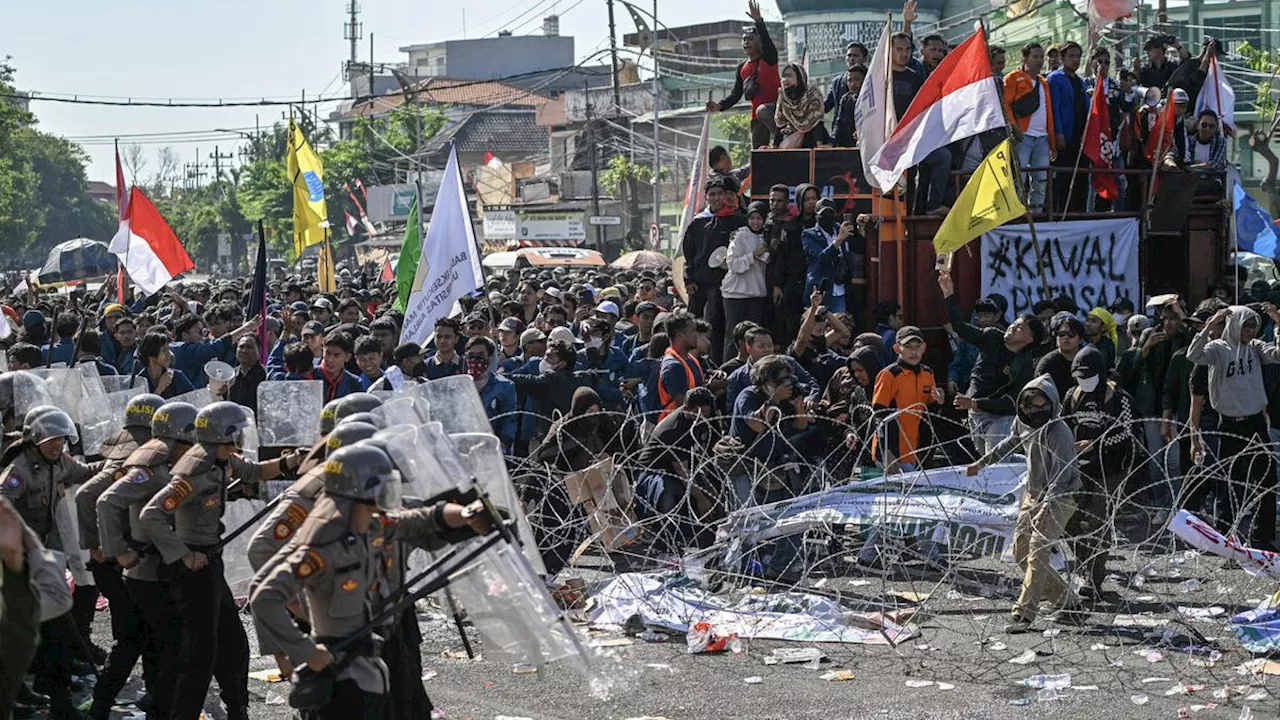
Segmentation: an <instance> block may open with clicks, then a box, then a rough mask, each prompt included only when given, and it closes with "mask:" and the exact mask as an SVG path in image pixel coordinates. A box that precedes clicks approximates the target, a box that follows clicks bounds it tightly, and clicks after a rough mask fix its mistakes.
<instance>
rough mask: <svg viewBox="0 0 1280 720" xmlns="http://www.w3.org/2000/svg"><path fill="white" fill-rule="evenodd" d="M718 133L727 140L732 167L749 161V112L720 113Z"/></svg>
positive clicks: (740, 165)
mask: <svg viewBox="0 0 1280 720" xmlns="http://www.w3.org/2000/svg"><path fill="white" fill-rule="evenodd" d="M717 119H718V120H719V122H720V133H721V134H722V135H724V139H725V140H727V141H728V143H729V147H728V148H727V150H728V151H729V157H730V158H732V159H733V166H734V167H742V166H743V165H746V164H747V163H748V162H750V161H751V114H750V113H745V112H736V113H720V114H719V115H718V116H717Z"/></svg>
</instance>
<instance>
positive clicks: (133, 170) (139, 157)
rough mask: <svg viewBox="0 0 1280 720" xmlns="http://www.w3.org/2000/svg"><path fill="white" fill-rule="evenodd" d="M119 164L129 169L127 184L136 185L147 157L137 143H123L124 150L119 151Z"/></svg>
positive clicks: (145, 165) (145, 164)
mask: <svg viewBox="0 0 1280 720" xmlns="http://www.w3.org/2000/svg"><path fill="white" fill-rule="evenodd" d="M120 164H121V165H124V169H125V170H128V171H129V177H128V178H127V180H128V182H129V184H130V185H137V184H138V179H139V178H140V177H141V175H142V171H143V170H144V169H145V168H146V167H147V158H146V155H145V151H143V149H142V146H141V145H139V144H137V143H132V144H130V145H125V146H124V151H123V152H121V153H120Z"/></svg>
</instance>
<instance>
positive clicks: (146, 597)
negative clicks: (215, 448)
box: [90, 402, 198, 718]
mask: <svg viewBox="0 0 1280 720" xmlns="http://www.w3.org/2000/svg"><path fill="white" fill-rule="evenodd" d="M197 412H198V411H197V410H196V407H195V406H194V405H192V404H190V403H185V402H169V403H163V404H161V405H160V406H159V407H157V408H156V410H155V413H154V414H153V415H152V417H151V428H150V429H151V439H150V440H148V441H147V442H146V443H143V445H142V446H141V447H139V448H138V449H137V450H135V451H134V452H133V453H131V454H130V455H129V457H128V458H127V459H126V460H125V461H124V464H123V466H122V467H121V471H120V478H119V479H117V480H116V481H115V482H114V483H112V485H111V486H110V487H109V488H107V489H106V491H104V492H103V493H102V495H100V496H99V497H98V502H97V517H98V538H99V541H100V542H101V545H102V547H101V550H102V554H103V555H104V556H106V557H110V558H114V560H115V561H116V563H117V564H118V565H119V566H120V567H122V568H124V586H125V589H126V590H127V591H128V594H129V598H130V601H131V602H132V603H133V604H134V605H135V606H136V607H137V609H138V611H139V615H140V618H139V620H140V621H141V622H142V624H143V628H145V633H140V632H138V628H137V627H136V626H131V627H130V632H129V637H137V636H139V635H142V636H144V637H145V638H146V641H147V645H148V646H149V647H150V648H151V650H150V652H151V653H153V654H154V656H155V659H156V670H155V671H154V672H153V673H152V674H151V675H150V676H148V675H146V674H145V672H146V664H147V658H146V652H147V651H146V650H144V649H143V648H142V647H141V645H140V644H135V645H134V646H133V647H134V648H135V649H136V650H137V651H138V652H143V653H144V654H143V670H144V679H145V680H146V683H147V690H148V692H149V693H150V694H151V709H152V711H153V712H154V714H155V715H157V716H159V717H166V716H167V715H168V713H169V708H170V707H171V706H172V703H173V679H174V676H173V670H174V668H175V667H176V664H177V660H178V657H177V656H178V629H179V627H180V626H181V623H180V621H179V619H178V614H177V611H176V610H175V608H174V605H173V601H172V599H171V598H170V595H169V591H168V587H167V585H166V584H165V583H163V582H162V581H161V579H160V574H159V571H160V555H159V553H158V552H157V551H156V549H155V546H154V545H152V544H151V541H150V539H149V538H148V536H147V534H146V532H145V531H144V530H143V528H142V524H141V522H140V521H139V515H140V513H141V512H142V507H143V505H145V504H146V502H147V501H148V500H150V499H151V498H152V496H154V495H155V494H156V493H157V492H159V491H160V490H161V489H162V488H164V487H165V486H166V485H168V484H169V480H170V475H169V468H170V467H171V466H172V464H173V463H174V462H176V461H177V460H178V459H180V458H181V457H182V456H183V454H184V453H186V452H187V451H188V450H190V449H191V446H192V445H194V444H195V422H196V414H197ZM115 613H116V608H115V605H114V604H113V605H112V606H111V614H112V622H113V623H114V622H115V621H116V619H115ZM113 657H114V651H113ZM136 657H137V656H136V655H135V656H134V659H136ZM129 667H132V663H130V665H129ZM110 668H111V666H110V665H109V666H108V669H110ZM127 680H128V674H127V673H126V674H125V675H124V676H123V677H122V678H115V677H114V676H113V675H112V674H111V673H110V672H108V671H104V673H103V676H102V677H100V678H99V679H98V684H97V686H95V687H94V700H93V707H92V709H91V710H90V717H91V718H105V717H107V716H108V714H109V713H110V709H111V701H112V700H113V698H114V696H115V694H117V693H118V692H119V688H114V690H113V686H114V685H115V683H116V682H119V683H120V684H121V686H123V683H124V682H125V681H127Z"/></svg>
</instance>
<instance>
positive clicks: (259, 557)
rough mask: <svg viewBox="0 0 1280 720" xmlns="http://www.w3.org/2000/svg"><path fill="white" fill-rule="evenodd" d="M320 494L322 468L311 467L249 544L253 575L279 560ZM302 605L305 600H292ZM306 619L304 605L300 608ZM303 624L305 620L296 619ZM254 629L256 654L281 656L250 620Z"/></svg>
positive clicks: (257, 625) (267, 635)
mask: <svg viewBox="0 0 1280 720" xmlns="http://www.w3.org/2000/svg"><path fill="white" fill-rule="evenodd" d="M322 490H324V468H323V467H315V468H313V469H312V470H311V471H310V472H308V473H306V474H305V475H303V476H302V477H300V478H298V480H297V481H295V482H294V483H293V484H292V485H290V486H289V487H288V488H287V489H286V490H285V491H284V492H283V493H281V499H280V502H279V504H277V505H276V506H275V508H274V509H273V510H272V511H271V513H270V514H268V515H267V517H266V519H264V520H263V521H262V524H261V525H259V526H258V529H257V530H256V531H254V534H253V537H252V538H250V540H249V550H248V556H249V565H250V567H252V568H253V571H254V573H257V572H259V571H261V570H262V568H263V567H265V566H266V565H267V564H268V563H270V562H276V561H281V560H283V559H284V558H285V557H286V556H285V555H279V556H278V557H277V555H278V553H279V552H280V550H281V549H282V548H284V547H285V545H287V544H288V543H289V541H290V540H292V539H293V536H294V534H295V533H296V532H297V531H298V528H300V527H302V523H303V521H305V520H306V519H307V516H308V515H309V514H311V509H312V508H313V507H315V504H316V501H317V500H318V499H319V498H320V496H321V491H322ZM296 599H297V600H299V601H300V602H304V601H305V598H301V597H299V598H296ZM302 610H303V615H304V616H305V615H306V605H305V604H304V605H302ZM300 619H301V620H304V621H305V619H306V618H305V617H303V618H300ZM254 627H255V629H256V630H257V633H256V634H257V636H258V652H259V653H260V654H262V655H275V654H277V653H283V652H284V649H283V648H280V647H277V646H275V645H274V644H273V643H272V642H271V636H270V635H269V634H268V633H264V632H263V631H262V626H261V625H260V624H258V622H257V616H254Z"/></svg>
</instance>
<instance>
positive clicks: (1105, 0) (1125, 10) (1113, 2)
mask: <svg viewBox="0 0 1280 720" xmlns="http://www.w3.org/2000/svg"><path fill="white" fill-rule="evenodd" d="M1136 6H1137V2H1136V0H1089V26H1090V27H1095V28H1101V27H1105V26H1107V25H1110V24H1111V23H1113V22H1115V21H1116V20H1119V19H1120V18H1127V17H1129V16H1130V15H1132V14H1133V9H1134V8H1135V7H1136Z"/></svg>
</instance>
